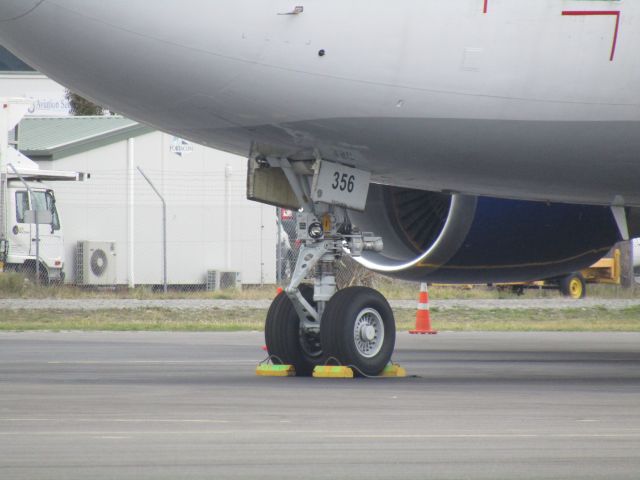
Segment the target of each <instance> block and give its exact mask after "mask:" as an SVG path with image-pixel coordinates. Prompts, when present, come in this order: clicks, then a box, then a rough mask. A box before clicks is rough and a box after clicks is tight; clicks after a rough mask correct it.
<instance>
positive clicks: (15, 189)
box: [0, 99, 84, 284]
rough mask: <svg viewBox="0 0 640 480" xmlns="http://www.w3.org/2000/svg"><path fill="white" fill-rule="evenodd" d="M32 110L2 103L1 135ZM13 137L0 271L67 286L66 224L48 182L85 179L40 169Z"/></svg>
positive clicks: (1, 173) (0, 150)
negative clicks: (65, 282) (62, 219)
mask: <svg viewBox="0 0 640 480" xmlns="http://www.w3.org/2000/svg"><path fill="white" fill-rule="evenodd" d="M29 106H30V102H29V101H27V100H24V99H0V132H7V133H8V132H11V131H14V129H15V127H16V125H17V124H18V123H19V122H20V120H21V119H22V117H23V116H24V114H25V113H26V112H27V110H28V108H29ZM7 133H5V134H4V135H1V137H2V138H0V269H1V270H3V271H8V272H22V273H25V274H26V275H27V276H28V277H31V278H32V279H33V280H36V279H37V281H38V282H40V283H45V284H48V283H50V282H62V281H63V280H64V239H63V234H62V225H61V223H60V217H59V215H58V211H57V209H56V200H55V195H54V191H53V189H52V188H50V187H49V186H47V185H46V184H45V183H43V182H46V181H60V180H66V181H79V180H83V179H84V175H83V174H80V173H77V172H62V171H53V170H42V169H40V167H39V166H38V164H36V163H35V162H33V161H32V160H30V159H29V158H27V157H25V156H24V155H22V154H21V153H20V152H19V151H18V150H17V149H16V148H14V145H11V143H12V142H11V141H9V140H8V137H9V135H7ZM36 221H37V223H36Z"/></svg>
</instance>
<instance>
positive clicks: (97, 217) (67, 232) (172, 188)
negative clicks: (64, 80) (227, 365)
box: [19, 116, 277, 285]
mask: <svg viewBox="0 0 640 480" xmlns="http://www.w3.org/2000/svg"><path fill="white" fill-rule="evenodd" d="M19 132H20V133H19V147H20V150H21V151H22V152H23V153H24V154H25V155H27V156H29V157H30V158H32V159H33V160H35V161H37V162H38V163H39V164H40V167H41V168H43V169H53V170H72V171H81V172H87V173H90V175H91V176H90V179H89V180H87V181H85V182H82V183H64V182H58V183H55V184H53V183H52V184H51V187H52V188H53V189H54V190H55V195H56V199H57V200H56V205H57V208H58V211H59V213H60V218H61V222H62V226H63V231H64V241H65V265H66V267H65V270H66V275H67V280H68V281H70V282H74V281H75V272H74V267H73V266H74V265H75V263H76V245H77V242H79V241H85V240H90V241H109V242H115V244H116V258H117V261H116V266H117V283H118V284H125V285H126V284H131V283H134V284H137V285H140V284H143V285H145V284H146V285H149V284H153V285H157V284H160V283H162V209H161V202H160V199H159V198H158V196H157V195H156V194H155V193H154V192H153V190H152V188H151V187H150V185H149V184H148V183H147V182H146V181H145V180H144V178H143V177H142V175H141V174H140V172H139V171H137V170H134V169H133V167H137V166H139V167H141V168H142V169H143V170H144V172H145V173H146V174H147V176H148V177H149V178H150V179H151V180H152V181H153V182H154V184H155V185H156V187H157V188H158V189H159V191H160V192H161V194H162V195H163V196H164V198H165V200H166V203H167V240H168V242H167V243H168V248H167V258H168V261H167V267H168V283H169V284H170V285H202V284H204V283H205V282H206V275H207V271H208V270H224V271H238V272H240V273H241V278H242V283H244V284H261V283H275V276H276V273H275V271H276V265H275V264H276V259H275V254H276V252H275V250H276V236H277V229H276V212H275V208H273V207H268V206H265V205H262V204H259V203H255V202H250V201H248V200H247V199H246V196H245V195H246V194H245V185H246V159H244V158H241V157H238V156H235V155H231V154H227V153H224V152H220V151H217V150H213V149H211V148H206V147H203V146H200V145H195V144H191V143H189V142H185V141H184V140H181V139H177V138H174V137H172V136H170V135H167V134H164V133H161V132H158V131H154V130H152V129H150V128H148V127H145V126H142V125H139V124H137V123H135V122H133V121H131V120H128V119H125V118H122V117H116V116H112V117H70V116H67V117H57V118H54V117H31V118H25V119H24V120H23V121H22V123H21V125H20V130H19ZM131 146H133V148H132V150H130V147H131ZM131 153H133V156H132V155H131ZM129 175H131V177H130V176H129ZM130 178H132V179H133V180H132V181H130ZM132 215H133V216H132ZM131 225H132V228H130V226H131ZM131 247H132V248H131Z"/></svg>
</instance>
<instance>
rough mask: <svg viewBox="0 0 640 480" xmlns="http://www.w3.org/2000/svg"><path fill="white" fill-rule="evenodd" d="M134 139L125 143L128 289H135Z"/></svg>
mask: <svg viewBox="0 0 640 480" xmlns="http://www.w3.org/2000/svg"><path fill="white" fill-rule="evenodd" d="M134 191H135V139H133V138H130V139H129V140H128V141H127V205H128V217H129V218H128V229H129V232H128V242H129V248H128V255H127V257H128V259H127V260H128V267H129V269H128V270H129V272H128V275H127V276H128V277H129V278H128V282H129V288H135V286H136V280H135V257H134V255H135V221H134V220H135V218H134V215H135V199H134Z"/></svg>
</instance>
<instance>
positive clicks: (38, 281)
mask: <svg viewBox="0 0 640 480" xmlns="http://www.w3.org/2000/svg"><path fill="white" fill-rule="evenodd" d="M7 166H8V167H9V168H10V169H11V170H13V173H15V174H16V176H17V177H18V178H19V179H20V181H21V182H22V184H23V185H24V186H25V188H26V189H27V192H29V200H30V202H29V203H30V204H31V207H33V199H34V198H35V197H34V195H33V191H32V190H31V187H30V186H29V184H28V183H27V182H25V180H24V178H22V175H20V174H19V173H18V170H16V167H14V166H13V164H11V163H9V164H8V165H7ZM33 212H34V215H35V221H36V285H37V286H40V223H39V222H38V220H39V219H38V209H37V208H36V209H34V210H33Z"/></svg>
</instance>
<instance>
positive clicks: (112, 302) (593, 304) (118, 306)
mask: <svg viewBox="0 0 640 480" xmlns="http://www.w3.org/2000/svg"><path fill="white" fill-rule="evenodd" d="M390 303H391V306H392V307H393V308H397V309H414V308H416V302H415V301H413V300H392V301H390ZM270 304H271V300H131V299H81V300H80V299H78V300H57V299H0V311H1V310H136V309H149V308H165V309H170V310H208V309H219V310H237V309H264V310H266V309H268V308H269V305H270ZM429 305H430V306H431V308H438V309H440V310H450V309H461V308H464V309H472V310H494V309H506V310H509V309H511V310H539V309H542V310H544V309H547V310H558V309H576V308H578V309H582V308H584V309H591V308H604V309H607V310H622V309H627V308H631V307H639V306H640V299H624V300H621V299H596V298H587V299H583V300H569V299H564V298H557V299H554V298H546V299H514V300H511V299H509V300H499V299H481V300H476V299H473V300H431V301H430V303H429Z"/></svg>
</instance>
